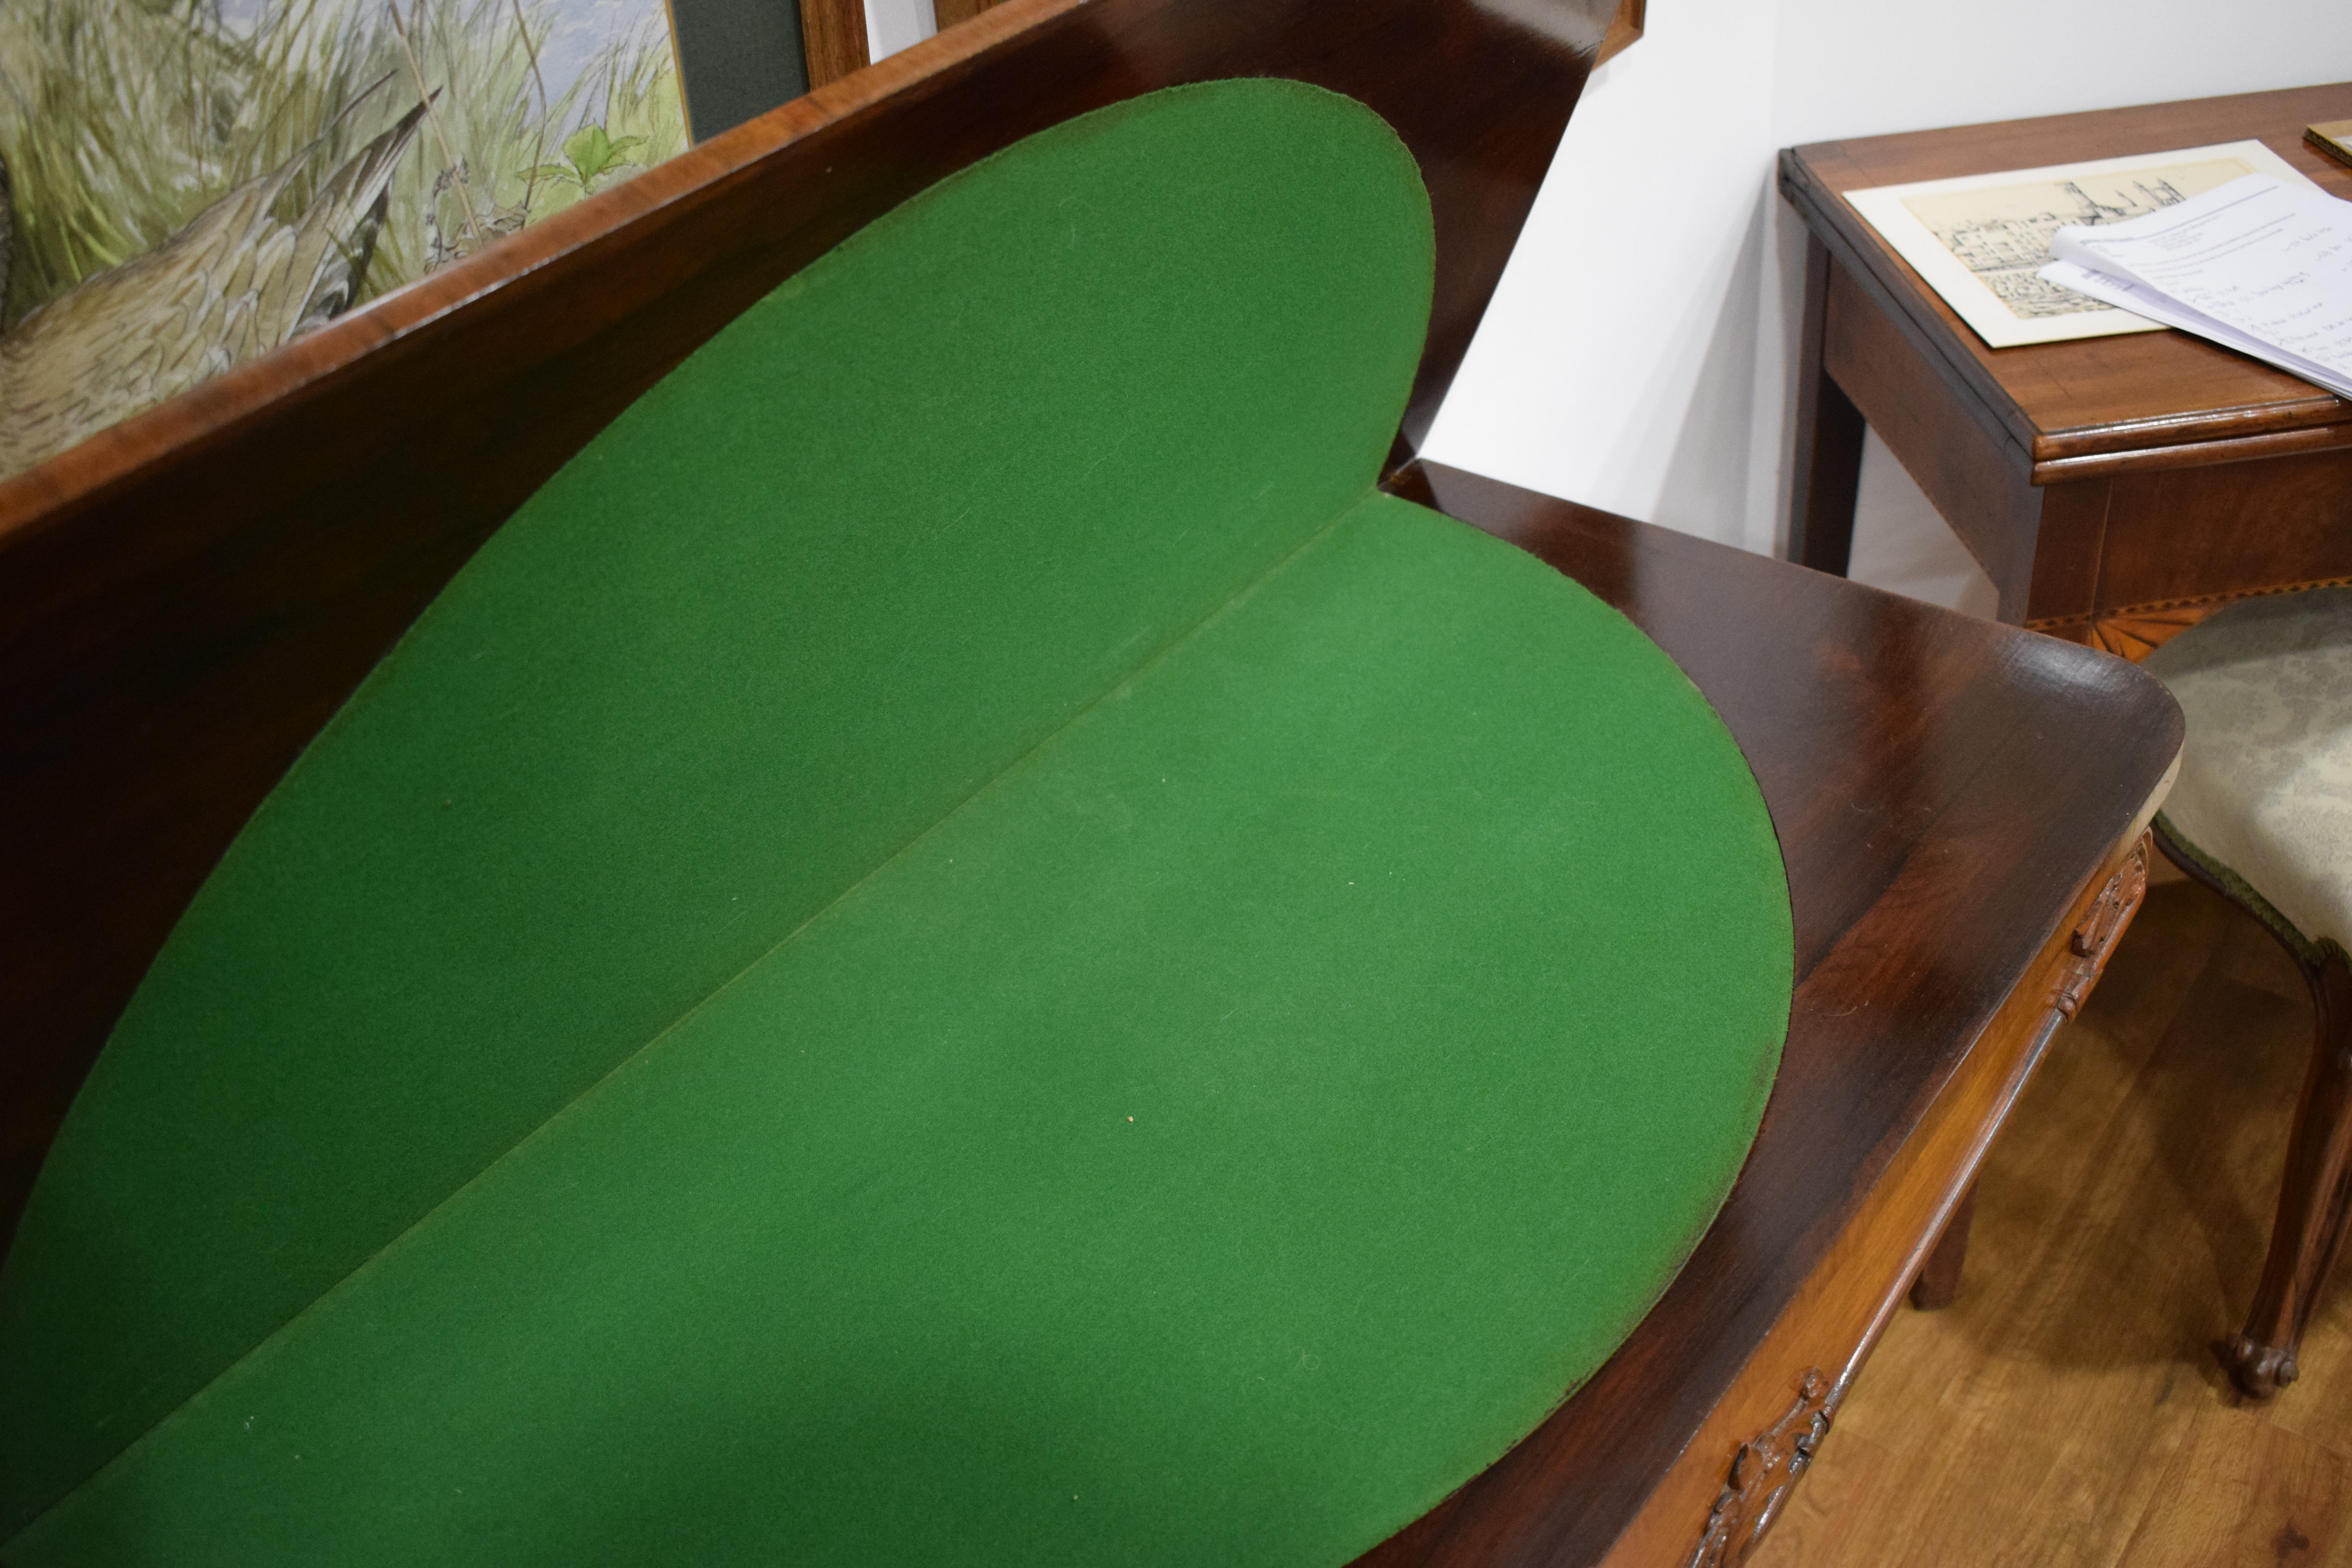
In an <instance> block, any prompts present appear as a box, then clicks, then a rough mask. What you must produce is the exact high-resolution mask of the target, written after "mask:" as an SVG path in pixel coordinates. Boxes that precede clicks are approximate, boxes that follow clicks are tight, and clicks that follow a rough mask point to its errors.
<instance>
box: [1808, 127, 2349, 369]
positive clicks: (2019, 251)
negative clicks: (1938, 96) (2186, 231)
mask: <svg viewBox="0 0 2352 1568" xmlns="http://www.w3.org/2000/svg"><path fill="white" fill-rule="evenodd" d="M2245 174H2269V175H2271V176H2273V178H2275V179H2280V180H2284V181H2288V182H2290V183H2293V184H2302V185H2305V186H2308V187H2311V188H2314V189H2316V188H2317V187H2315V186H2313V185H2312V182H2311V181H2310V180H2308V179H2307V178H2305V176H2304V175H2303V174H2300V173H2298V172H2297V171H2296V170H2295V168H2294V165H2293V164H2291V163H2288V162H2287V161H2286V160H2285V159H2284V158H2282V157H2280V156H2279V155H2278V154H2277V153H2273V152H2272V151H2271V150H2270V149H2269V148H2268V147H2265V146H2263V144H2262V143H2261V142H2223V143H2221V144H2219V145H2216V146H2211V147H2187V148H2181V149H2179V150H2177V151H2174V152H2169V153H2144V154H2141V155H2140V156H2137V157H2132V158H2102V159H2096V160H2094V161H2092V162H2088V163H2058V164H2053V165H2051V166H2050V167H2048V168H2042V169H2005V170H2001V171H2000V172H1999V173H1996V174H1965V175H1962V176H1960V177H1958V178H1957V179H1949V180H1922V181H1918V182H1916V183H1914V184H1905V185H1878V186H1874V187H1873V188H1871V189H1869V190H1863V191H1849V192H1847V193H1846V200H1847V201H1849V202H1852V203H1853V206H1854V210H1855V211H1857V212H1859V213H1861V214H1862V216H1864V218H1865V219H1867V220H1868V221H1869V223H1870V226H1872V227H1873V228H1874V229H1876V230H1877V231H1878V233H1879V235H1880V237H1882V238H1884V239H1885V241H1886V243H1887V244H1889V245H1891V246H1893V247H1895V254H1896V255H1898V256H1900V257H1902V258H1903V259H1904V260H1906V261H1907V262H1909V263H1910V264H1911V266H1912V268H1913V270H1915V271H1916V272H1917V273H1918V274H1919V276H1920V277H1922V278H1924V279H1927V283H1928V285H1929V286H1930V287H1931V288H1933V289H1935V290H1936V292H1937V293H1938V294H1940V295H1942V296H1943V299H1944V302H1945V303H1946V304H1948V305H1949V306H1951V308H1952V309H1953V310H1954V311H1956V312H1957V313H1958V316H1959V318H1960V320H1962V321H1966V322H1967V323H1968V324H1969V326H1970V327H1972V328H1974V329H1975V331H1976V333H1977V335H1978V336H1979V337H1980V338H1982V339H1984V341H1985V342H1987V343H1988V344H1989V345H1990V346H1991V347H1993V348H1997V349H2004V348H2011V347H2015V346H2016V345H2018V344H2021V343H2047V342H2060V341H2062V340H2064V339H2068V338H2098V337H2108V336H2112V335H2114V334H2116V333H2120V332H2156V331H2164V327H2163V324H2162V323H2161V322H2158V321H2149V320H2148V319H2147V317H2145V316H2137V315H2134V314H2133V313H2132V312H2130V311H2129V310H2118V309H2117V308H2116V307H2115V306H2113V305H2109V304H2105V303H2104V302H2102V301H2100V300H2094V299H2092V298H2091V297H2090V296H2089V295H2087V294H2077V293H2075V292H2074V290H2073V289H2063V288H2061V287H2059V286H2058V285H2057V284H2055V283H2052V282H2048V281H2046V280H2044V279H2042V278H2040V277H2038V276H2036V273H2037V272H2038V270H2039V269H2040V268H2042V267H2043V266H2045V265H2047V264H2048V262H2049V261H2050V259H2051V256H2050V237H2051V236H2052V235H2053V234H2054V233H2056V232H2057V231H2058V230H2059V229H2060V228H2061V227H2063V226H2065V225H2068V224H2103V223H2120V222H2122V221H2123V220H2124V219H2126V218H2134V217H2138V216H2142V215H2144V214H2147V213H2150V212H2154V211H2156V210H2157V209H2158V208H2159V207H2167V206H2170V205H2173V204H2175V203H2176V202H2183V201H2187V200H2188V199H2189V197H2191V196H2194V195H2201V194H2203V193H2204V192H2206V191H2210V190H2211V189H2212V188H2213V187H2214V186H2216V185H2221V184H2228V183H2229V182H2230V181H2231V180H2234V179H2237V178H2239V177H2240V176H2242V175H2245Z"/></svg>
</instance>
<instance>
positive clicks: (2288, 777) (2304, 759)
mask: <svg viewBox="0 0 2352 1568" xmlns="http://www.w3.org/2000/svg"><path fill="white" fill-rule="evenodd" d="M2146 668H2147V670H2148V672H2149V673H2150V674H2152V675H2154V676H2156V677H2157V678H2158V679H2160V680H2162V681H2163V682H2164V684H2165V685H2166V687H2167V688H2168V689H2170V690H2171V692H2172V695H2173V696H2174V698H2175V699H2177V700H2179V703H2180V710H2181V712H2182V714H2183V715H2184V716H2185V717H2186V719H2187V721H2188V741H2187V743H2186V745H2185V747H2184V748H2183V750H2182V752H2181V758H2180V776H2179V780H2178V782H2176V783H2175V784H2174V785H2173V789H2172V794H2171V795H2170V796H2169V797H2168V799H2167V800H2166V802H2165V807H2164V821H2165V826H2166V827H2167V828H2168V830H2169V833H2170V836H2171V837H2173V839H2174V840H2175V841H2176V842H2178V843H2179V844H2181V845H2182V847H2186V848H2188V849H2189V851H2190V852H2191V853H2192V854H2193V855H2194V856H2195V857H2196V858H2198V859H2200V861H2202V862H2204V863H2205V864H2206V865H2207V866H2208V868H2210V869H2211V870H2213V871H2215V872H2216V873H2217V874H2219V875H2221V876H2222V877H2223V879H2225V880H2230V881H2233V882H2235V883H2238V884H2242V886H2243V888H2244V889H2248V890H2251V891H2252V893H2254V894H2255V895H2257V896H2258V897H2259V899H2260V900H2262V901H2263V902H2264V903H2266V904H2267V905H2268V906H2269V910H2271V911H2274V912H2275V917H2276V919H2277V920H2278V921H2284V924H2285V925H2286V926H2287V927H2288V928H2291V929H2290V930H2289V931H2283V932H2282V934H2284V935H2291V936H2293V937H2294V938H2298V939H2300V942H2301V944H2302V945H2303V946H2305V948H2310V947H2313V946H2315V945H2316V944H2318V943H2320V942H2336V943H2337V944H2339V945H2340V944H2342V943H2343V942H2345V941H2346V940H2347V938H2352V588H2317V589H2313V590H2310V591H2308V592H2305V593H2300V594H2282V595H2274V596H2268V597H2263V598H2258V599H2248V600H2245V601H2243V602H2242V603H2240V604H2236V605H2231V606H2230V607H2228V608H2227V609H2224V610H2222V611H2221V612H2220V613H2218V614H2216V615H2214V616H2210V618H2208V619H2207V620H2205V621H2204V622H2203V623H2202V624H2200V625H2199V626H2195V627H2193V628H2192V629H2190V630H2189V631H2187V632H2184V633H2182V634H2181V635H2180V636H2179V637H2175V638H2173V639H2172V640H2171V641H2170V642H2168V643H2167V644H2165V645H2164V647H2161V648H2158V650H2157V651H2156V652H2155V653H2154V654H2152V655H2150V656H2149V658H2148V659H2147V666H2146ZM2233 890H2236V889H2235V888H2233Z"/></svg>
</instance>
